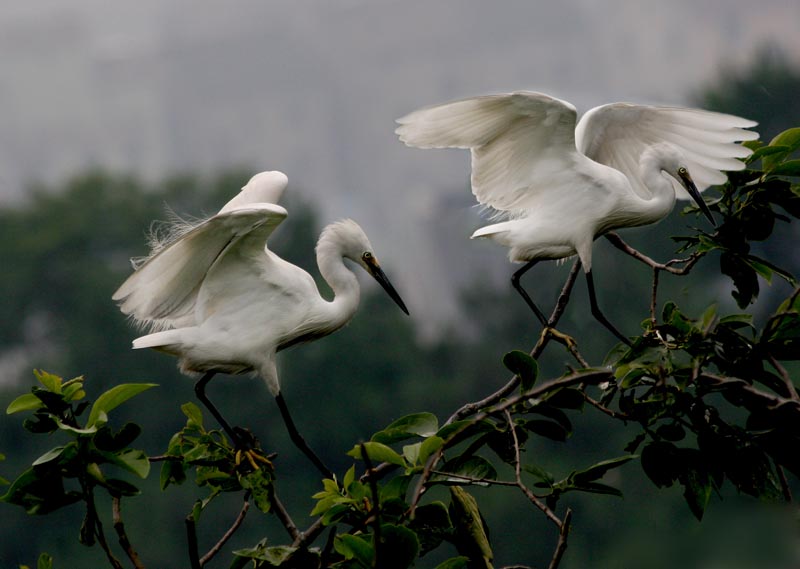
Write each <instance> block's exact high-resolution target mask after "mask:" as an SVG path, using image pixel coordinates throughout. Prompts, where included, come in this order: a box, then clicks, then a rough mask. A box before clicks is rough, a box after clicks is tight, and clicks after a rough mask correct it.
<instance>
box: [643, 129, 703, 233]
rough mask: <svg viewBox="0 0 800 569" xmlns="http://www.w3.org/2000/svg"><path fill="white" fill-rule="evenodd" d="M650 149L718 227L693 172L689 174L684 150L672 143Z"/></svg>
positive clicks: (668, 172)
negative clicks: (693, 178)
mask: <svg viewBox="0 0 800 569" xmlns="http://www.w3.org/2000/svg"><path fill="white" fill-rule="evenodd" d="M648 150H649V151H650V153H651V155H652V156H653V157H655V158H656V159H657V160H658V165H659V168H660V169H661V170H662V171H663V172H665V173H667V174H668V175H670V176H671V177H673V178H674V179H675V180H677V182H678V183H679V184H680V185H681V186H683V188H684V189H685V190H686V191H687V192H688V193H689V195H690V196H691V197H692V199H693V200H694V201H695V203H697V206H698V207H699V208H700V211H702V212H703V215H705V216H706V217H707V218H708V220H709V221H710V222H711V225H713V226H714V227H716V226H717V224H716V222H715V221H714V218H713V217H712V216H711V211H710V210H709V209H708V206H707V205H706V202H705V201H704V200H703V196H702V195H701V194H700V190H698V189H697V186H696V185H695V183H694V180H692V176H691V174H689V168H688V166H687V160H686V157H685V156H684V154H683V152H681V151H680V150H679V149H678V148H676V147H675V146H673V145H671V144H655V145H653V146H651V147H650V148H649V149H648ZM645 152H647V151H645Z"/></svg>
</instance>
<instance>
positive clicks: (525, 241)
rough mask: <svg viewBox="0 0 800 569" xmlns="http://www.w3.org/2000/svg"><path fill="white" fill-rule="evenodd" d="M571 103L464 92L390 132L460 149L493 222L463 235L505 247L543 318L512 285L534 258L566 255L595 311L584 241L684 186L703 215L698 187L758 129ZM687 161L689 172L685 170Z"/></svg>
mask: <svg viewBox="0 0 800 569" xmlns="http://www.w3.org/2000/svg"><path fill="white" fill-rule="evenodd" d="M576 119H577V112H576V110H575V107H573V106H572V105H571V104H569V103H567V102H565V101H561V100H559V99H556V98H554V97H550V96H548V95H544V94H541V93H535V92H527V91H521V92H515V93H509V94H502V95H489V96H483V97H474V98H469V99H463V100H460V101H455V102H451V103H445V104H442V105H437V106H432V107H428V108H424V109H421V110H418V111H415V112H412V113H410V114H408V115H406V116H405V117H403V118H401V119H398V121H397V122H398V123H399V125H400V126H399V127H398V128H397V130H396V132H397V134H398V135H399V137H400V140H401V141H403V142H404V143H405V144H406V145H408V146H413V147H419V148H468V149H470V151H471V155H472V176H471V185H472V192H473V194H474V195H475V197H476V198H477V200H478V202H479V203H481V204H482V205H484V206H486V207H487V208H491V209H492V210H494V211H495V212H496V216H497V217H499V218H501V219H502V221H500V222H499V223H494V224H492V225H488V226H486V227H483V228H480V229H478V230H477V231H475V233H473V235H472V238H487V239H491V240H493V241H496V242H498V243H500V244H501V245H504V246H506V247H508V249H509V259H510V260H511V261H512V262H516V263H525V265H523V267H522V268H521V269H519V270H518V271H516V272H515V273H514V275H513V276H512V284H513V286H514V288H515V289H516V290H517V291H518V292H519V293H520V294H521V295H522V297H523V298H524V299H525V301H526V302H527V304H528V305H529V306H530V307H531V309H532V310H533V311H534V313H535V314H536V315H537V317H538V318H539V320H541V322H542V324H543V325H545V326H547V320H546V318H545V316H544V314H543V313H542V311H541V310H540V309H539V308H538V307H537V306H536V305H535V304H534V303H533V301H532V300H531V298H530V297H529V296H528V294H527V293H526V291H525V290H524V289H523V288H522V286H521V284H520V278H521V277H522V275H523V274H524V273H525V272H526V271H528V270H529V269H530V268H531V267H533V266H534V265H535V264H536V263H537V262H539V261H541V260H546V259H563V258H566V257H570V256H573V255H577V256H578V258H579V260H580V263H581V265H582V266H583V270H584V272H585V274H586V279H587V285H588V288H589V300H590V304H591V307H592V314H593V315H594V316H595V317H596V318H597V319H598V320H599V321H600V322H601V323H603V325H605V326H606V327H607V328H608V329H609V330H610V331H611V332H613V333H614V334H615V335H616V336H617V337H618V338H620V339H621V340H622V341H624V342H626V343H629V340H628V339H627V338H625V337H624V336H623V335H622V334H620V333H619V332H618V331H617V330H616V328H614V327H613V326H612V325H611V323H610V322H609V321H608V320H607V319H606V318H605V317H604V316H603V314H602V312H601V311H600V309H599V307H598V306H597V300H596V295H595V290H594V282H593V278H592V244H593V242H594V240H595V239H597V237H599V236H601V235H603V234H605V233H607V232H609V231H612V230H614V229H619V228H624V227H633V226H639V225H646V224H650V223H654V222H656V221H658V220H660V219H662V218H664V217H665V216H666V215H667V214H668V213H669V212H670V211H672V209H673V207H674V205H675V201H676V199H677V198H681V199H683V198H687V197H691V198H692V199H694V200H695V201H696V202H697V205H698V206H699V208H700V209H701V211H702V212H703V213H704V214H705V215H706V217H707V218H708V219H709V220H710V221H711V223H712V224H713V223H714V220H713V217H712V216H711V213H710V211H709V210H708V208H707V206H706V204H705V202H704V201H703V198H702V196H701V195H700V192H701V191H702V190H703V189H705V188H706V187H708V186H710V185H712V184H721V183H724V182H725V180H726V179H727V177H726V175H725V174H724V173H723V171H726V170H741V169H742V168H744V163H743V162H742V161H741V160H740V159H741V158H745V157H747V156H749V155H750V153H751V151H750V150H749V149H747V148H745V147H744V146H742V145H740V144H738V142H739V141H743V140H753V139H756V138H758V134H757V133H755V132H753V131H751V130H746V129H748V128H751V127H753V126H755V125H756V123H755V122H753V121H750V120H747V119H743V118H740V117H736V116H732V115H726V114H721V113H713V112H709V111H703V110H699V109H684V108H676V107H654V106H645V105H633V104H629V103H613V104H609V105H603V106H600V107H596V108H594V109H592V110H590V111H588V112H587V113H586V114H584V116H583V117H582V118H581V120H580V122H579V123H577V125H576ZM690 172H691V174H690Z"/></svg>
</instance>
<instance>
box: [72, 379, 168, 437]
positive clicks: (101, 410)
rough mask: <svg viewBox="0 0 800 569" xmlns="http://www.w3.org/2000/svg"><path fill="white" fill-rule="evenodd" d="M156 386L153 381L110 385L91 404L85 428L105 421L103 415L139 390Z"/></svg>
mask: <svg viewBox="0 0 800 569" xmlns="http://www.w3.org/2000/svg"><path fill="white" fill-rule="evenodd" d="M156 386H157V384H155V383H122V384H120V385H117V386H115V387H112V388H111V389H109V390H108V391H106V392H105V393H103V394H102V395H100V397H98V398H97V401H95V402H94V405H92V410H91V411H90V412H89V419H88V420H87V421H86V426H87V428H88V427H93V426H94V425H95V424H96V423H98V422H105V421H107V419H105V418H104V417H105V416H106V414H107V413H108V412H109V411H111V410H112V409H115V408H116V407H118V406H119V405H121V404H123V403H125V401H127V400H128V399H130V398H131V397H135V396H136V395H138V394H140V393H141V392H143V391H146V390H148V389H150V388H151V387H156Z"/></svg>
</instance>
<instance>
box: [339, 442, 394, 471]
mask: <svg viewBox="0 0 800 569" xmlns="http://www.w3.org/2000/svg"><path fill="white" fill-rule="evenodd" d="M362 448H363V450H362ZM364 451H366V453H367V456H368V457H369V459H370V460H371V461H372V463H373V465H376V464H378V463H380V462H388V463H389V464H396V465H398V466H405V461H404V460H403V457H402V456H400V455H399V454H397V452H396V451H395V450H393V449H392V448H391V447H388V446H386V445H385V444H383V443H378V442H375V441H369V442H366V443H362V444H358V445H356V446H354V447H353V448H352V449H351V450H350V451H349V452H348V453H347V456H352V457H353V458H357V459H363V452H364Z"/></svg>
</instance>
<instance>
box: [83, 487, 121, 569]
mask: <svg viewBox="0 0 800 569" xmlns="http://www.w3.org/2000/svg"><path fill="white" fill-rule="evenodd" d="M80 484H81V488H82V489H83V493H84V496H85V497H86V516H87V519H91V524H92V526H93V527H92V528H90V529H91V530H92V532H93V533H94V535H95V537H96V538H97V543H99V544H100V547H101V548H102V549H103V551H104V552H105V554H106V557H107V558H108V562H109V563H111V566H112V567H114V569H122V563H120V561H119V559H117V558H116V557H115V556H114V553H113V552H112V551H111V547H109V545H108V541H106V534H105V532H104V531H103V523H102V522H101V521H100V516H99V515H98V514H97V507H96V505H95V501H94V492H93V491H92V486H91V485H89V484H88V483H87V482H86V481H85V480H84V479H81V481H80Z"/></svg>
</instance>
